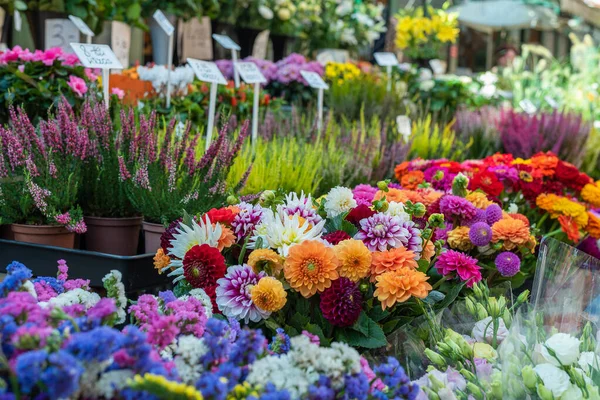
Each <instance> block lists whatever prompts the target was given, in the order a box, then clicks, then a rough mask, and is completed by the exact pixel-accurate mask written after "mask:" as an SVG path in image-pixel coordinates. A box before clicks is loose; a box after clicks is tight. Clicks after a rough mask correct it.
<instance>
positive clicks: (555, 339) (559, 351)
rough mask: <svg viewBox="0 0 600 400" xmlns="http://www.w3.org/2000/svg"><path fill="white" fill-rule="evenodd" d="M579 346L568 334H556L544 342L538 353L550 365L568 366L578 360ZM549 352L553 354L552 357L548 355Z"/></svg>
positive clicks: (574, 338) (578, 341) (579, 342)
mask: <svg viewBox="0 0 600 400" xmlns="http://www.w3.org/2000/svg"><path fill="white" fill-rule="evenodd" d="M580 344H581V341H580V340H579V339H577V338H576V337H574V336H571V335H569V334H568V333H556V334H554V335H552V336H551V337H550V339H548V340H546V342H545V343H544V344H543V345H542V348H541V350H540V351H541V353H542V355H543V356H544V358H545V359H546V361H547V362H549V363H550V364H552V365H556V366H560V365H561V364H562V365H566V366H568V365H571V364H573V363H574V362H577V360H578V359H579V345H580ZM551 351H552V352H554V355H552V354H551V353H550V352H551ZM559 361H560V362H559Z"/></svg>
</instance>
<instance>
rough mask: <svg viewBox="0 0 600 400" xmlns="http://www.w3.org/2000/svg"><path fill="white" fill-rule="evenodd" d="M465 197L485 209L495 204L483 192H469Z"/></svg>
mask: <svg viewBox="0 0 600 400" xmlns="http://www.w3.org/2000/svg"><path fill="white" fill-rule="evenodd" d="M465 199H467V200H469V201H470V202H471V203H473V205H474V206H475V207H477V208H479V209H481V210H485V209H486V208H488V206H491V205H492V204H494V202H493V201H491V200H489V199H488V198H487V196H486V195H485V193H483V192H479V191H477V192H470V193H469V194H467V196H466V197H465Z"/></svg>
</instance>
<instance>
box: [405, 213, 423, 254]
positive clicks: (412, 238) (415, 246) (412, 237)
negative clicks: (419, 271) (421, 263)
mask: <svg viewBox="0 0 600 400" xmlns="http://www.w3.org/2000/svg"><path fill="white" fill-rule="evenodd" d="M401 226H402V229H405V230H406V232H407V234H406V235H405V238H406V239H405V240H402V239H401V241H402V245H403V246H404V247H406V249H407V250H410V251H412V252H414V253H415V260H418V259H419V258H420V257H421V252H422V251H423V239H422V238H421V231H420V230H419V228H417V225H416V223H415V222H413V221H405V222H403V223H402V224H401Z"/></svg>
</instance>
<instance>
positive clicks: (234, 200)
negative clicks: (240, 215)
mask: <svg viewBox="0 0 600 400" xmlns="http://www.w3.org/2000/svg"><path fill="white" fill-rule="evenodd" d="M239 202H240V200H239V199H238V198H237V197H235V196H234V195H232V194H230V195H229V196H227V204H229V205H230V206H232V205H234V204H238V203H239Z"/></svg>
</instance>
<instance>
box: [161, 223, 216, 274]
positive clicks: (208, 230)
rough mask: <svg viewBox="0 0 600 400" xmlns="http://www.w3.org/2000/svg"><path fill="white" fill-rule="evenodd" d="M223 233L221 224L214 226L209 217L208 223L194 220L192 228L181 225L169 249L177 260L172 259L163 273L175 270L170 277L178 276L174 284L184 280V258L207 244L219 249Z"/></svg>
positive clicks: (170, 253)
mask: <svg viewBox="0 0 600 400" xmlns="http://www.w3.org/2000/svg"><path fill="white" fill-rule="evenodd" d="M222 231H223V229H222V228H221V224H219V223H216V224H215V226H213V225H212V224H211V222H210V219H209V218H208V217H207V218H206V223H205V222H204V221H203V220H202V219H200V220H199V221H197V222H196V221H194V220H192V225H191V226H187V225H186V224H179V228H177V233H175V234H174V235H173V240H172V241H171V247H169V249H168V250H169V255H171V256H174V257H175V259H172V260H171V263H170V264H169V265H168V266H167V267H165V268H164V269H163V271H164V270H166V269H169V268H174V270H173V271H172V272H170V273H169V275H168V276H176V278H175V279H174V280H173V282H178V281H180V280H182V279H183V278H184V276H183V258H184V257H185V254H186V253H187V252H188V251H189V250H190V249H191V248H192V247H194V246H197V245H202V244H207V245H209V246H211V247H217V245H218V243H219V238H220V237H221V233H222Z"/></svg>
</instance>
